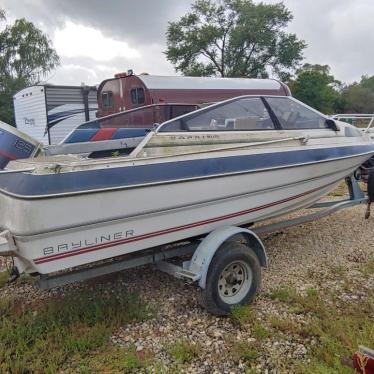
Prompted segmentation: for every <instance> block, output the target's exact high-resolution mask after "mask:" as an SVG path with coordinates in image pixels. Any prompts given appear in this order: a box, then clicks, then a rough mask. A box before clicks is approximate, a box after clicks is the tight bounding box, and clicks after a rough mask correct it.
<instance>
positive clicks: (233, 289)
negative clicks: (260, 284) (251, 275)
mask: <svg viewBox="0 0 374 374" xmlns="http://www.w3.org/2000/svg"><path fill="white" fill-rule="evenodd" d="M247 280H248V269H247V266H246V265H245V264H244V263H242V262H239V261H235V262H232V263H231V264H229V265H228V266H226V267H225V269H224V270H223V271H222V273H221V274H220V277H219V281H218V292H219V294H220V296H221V298H223V299H225V298H230V297H233V296H235V295H237V294H238V293H239V292H240V291H241V289H242V288H243V285H244V284H245V283H246V281H247ZM250 281H251V280H250Z"/></svg>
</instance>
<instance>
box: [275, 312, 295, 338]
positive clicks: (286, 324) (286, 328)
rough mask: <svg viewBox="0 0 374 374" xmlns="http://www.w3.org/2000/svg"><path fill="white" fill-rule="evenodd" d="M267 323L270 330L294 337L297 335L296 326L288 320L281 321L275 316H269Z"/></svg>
mask: <svg viewBox="0 0 374 374" xmlns="http://www.w3.org/2000/svg"><path fill="white" fill-rule="evenodd" d="M268 322H269V325H270V326H271V327H272V328H274V329H276V330H278V331H281V332H283V333H286V334H294V335H296V334H298V333H299V327H298V325H297V324H296V323H295V322H293V321H292V320H290V319H282V318H279V317H277V316H275V315H270V316H269V318H268Z"/></svg>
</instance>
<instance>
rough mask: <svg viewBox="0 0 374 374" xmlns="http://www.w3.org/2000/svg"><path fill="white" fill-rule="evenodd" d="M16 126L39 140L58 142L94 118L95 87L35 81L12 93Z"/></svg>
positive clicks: (48, 142)
mask: <svg viewBox="0 0 374 374" xmlns="http://www.w3.org/2000/svg"><path fill="white" fill-rule="evenodd" d="M13 103H14V114H15V119H16V126H17V128H18V129H19V130H21V131H22V132H24V133H25V134H28V135H30V136H32V137H33V138H34V139H35V140H37V141H38V142H41V143H43V144H58V143H60V142H61V140H63V139H64V138H65V137H66V135H67V134H68V133H69V132H70V131H71V130H73V129H74V128H75V127H77V126H78V125H80V124H81V123H83V122H85V121H89V120H92V119H94V118H96V110H97V94H96V87H89V86H58V85H50V84H45V85H36V86H31V87H27V88H25V89H23V90H21V91H19V92H17V93H16V94H15V95H14V96H13Z"/></svg>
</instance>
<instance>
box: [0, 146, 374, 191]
mask: <svg viewBox="0 0 374 374" xmlns="http://www.w3.org/2000/svg"><path fill="white" fill-rule="evenodd" d="M365 153H368V158H369V157H370V153H374V144H373V145H361V146H346V147H336V148H325V149H308V150H298V151H287V152H284V151H283V152H273V153H267V154H266V153H265V154H255V155H245V156H231V157H217V158H209V159H199V160H186V161H174V162H166V163H160V164H150V165H139V166H127V167H118V168H110V169H99V170H87V171H77V172H68V173H60V174H48V175H33V174H28V173H19V174H18V173H15V174H8V175H1V174H0V189H1V190H3V191H4V192H8V193H12V194H15V195H19V196H40V195H53V194H62V193H79V192H82V191H90V190H100V189H110V188H121V187H131V186H135V185H139V184H147V183H167V182H170V181H175V180H177V181H178V180H184V179H189V178H199V177H203V178H204V177H209V176H214V175H217V174H230V173H238V172H251V171H254V170H258V169H269V168H279V167H291V166H297V165H302V164H305V163H314V162H320V161H328V160H330V159H335V158H342V157H354V156H356V155H360V154H365Z"/></svg>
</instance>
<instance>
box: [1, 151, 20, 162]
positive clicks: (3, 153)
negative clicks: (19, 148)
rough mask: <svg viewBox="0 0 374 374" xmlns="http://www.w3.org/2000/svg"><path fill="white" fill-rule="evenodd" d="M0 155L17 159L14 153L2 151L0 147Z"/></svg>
mask: <svg viewBox="0 0 374 374" xmlns="http://www.w3.org/2000/svg"><path fill="white" fill-rule="evenodd" d="M0 156H3V157H6V158H8V159H9V160H17V157H16V156H14V155H12V154H11V153H8V152H6V151H2V150H1V149H0Z"/></svg>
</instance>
